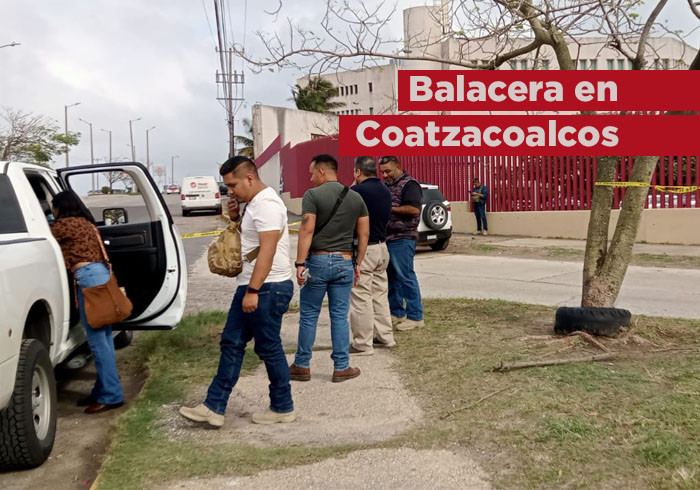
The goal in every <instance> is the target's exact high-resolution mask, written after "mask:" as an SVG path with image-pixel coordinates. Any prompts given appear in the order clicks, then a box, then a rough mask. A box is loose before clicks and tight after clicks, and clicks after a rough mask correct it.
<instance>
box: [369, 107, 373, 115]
mask: <svg viewBox="0 0 700 490" xmlns="http://www.w3.org/2000/svg"><path fill="white" fill-rule="evenodd" d="M372 114H374V107H370V108H369V115H370V116H371V115H372Z"/></svg>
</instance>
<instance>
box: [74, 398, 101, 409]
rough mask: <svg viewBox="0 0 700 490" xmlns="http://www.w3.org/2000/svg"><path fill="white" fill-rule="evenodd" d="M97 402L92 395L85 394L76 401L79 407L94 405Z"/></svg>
mask: <svg viewBox="0 0 700 490" xmlns="http://www.w3.org/2000/svg"><path fill="white" fill-rule="evenodd" d="M95 403H97V400H95V399H94V398H93V397H92V396H90V395H88V396H84V397H83V398H78V401H77V402H75V404H76V405H77V406H79V407H87V406H88V405H94V404H95Z"/></svg>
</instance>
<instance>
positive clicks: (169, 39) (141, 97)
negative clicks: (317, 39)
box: [0, 0, 700, 181]
mask: <svg viewBox="0 0 700 490" xmlns="http://www.w3.org/2000/svg"><path fill="white" fill-rule="evenodd" d="M283 1H284V9H283V11H282V12H280V15H279V17H278V20H277V22H275V19H274V18H273V17H271V16H269V15H267V14H265V12H264V11H265V10H267V11H272V10H275V8H276V7H277V5H278V0H256V1H250V2H248V5H247V16H246V15H244V12H245V2H244V0H229V4H230V10H231V18H232V24H233V30H234V38H235V41H236V43H239V44H240V43H243V40H244V30H243V26H244V20H245V25H246V27H247V29H246V31H247V32H246V33H245V41H246V50H247V51H248V52H249V53H252V54H256V53H258V54H262V51H261V49H260V46H259V45H257V43H256V38H255V36H254V35H253V33H254V32H255V31H256V30H263V31H268V32H269V31H273V30H275V31H276V30H284V29H285V27H286V19H287V18H291V19H292V20H293V22H295V23H298V24H301V25H303V26H304V27H308V28H313V26H314V25H317V24H318V22H319V20H320V18H321V17H322V15H323V12H324V8H323V7H324V6H325V2H322V1H321V0H314V1H310V0H283ZM367 3H368V4H373V3H378V2H374V1H373V0H368V1H367ZM397 3H398V8H397V12H398V13H399V14H398V15H395V18H394V21H393V24H392V26H391V27H390V28H389V29H388V30H387V34H388V35H390V36H391V37H394V38H395V37H397V36H399V35H400V33H401V15H400V12H401V10H402V9H404V8H406V7H412V6H418V5H424V4H425V1H424V0H399V1H398V2H397ZM428 3H431V4H432V1H429V2H428ZM313 6H317V8H316V9H315V8H313ZM205 9H206V12H207V14H208V16H209V21H210V23H211V30H213V32H214V33H215V32H216V31H215V30H214V24H213V22H214V18H213V1H212V0H203V1H202V0H149V1H145V0H89V1H88V0H83V1H78V0H62V1H60V2H58V1H52V2H39V3H37V2H27V1H25V0H0V45H3V44H7V43H9V42H12V41H16V42H19V43H21V46H18V47H14V48H3V49H0V106H6V107H12V108H14V109H21V110H24V111H30V112H35V113H40V114H45V115H48V116H50V117H52V118H54V119H56V121H57V122H58V123H59V124H60V126H61V128H63V119H64V117H63V114H64V109H63V108H64V105H66V104H71V103H74V102H80V103H81V104H80V105H79V106H77V107H72V108H70V109H69V120H68V124H69V129H71V130H77V131H80V132H81V133H82V135H83V136H82V138H81V143H80V145H79V146H78V147H77V148H75V149H74V150H73V151H72V152H71V164H79V163H81V164H82V163H89V162H90V141H89V130H88V126H87V125H86V124H84V123H82V122H80V121H79V120H78V118H79V117H80V118H83V119H85V120H87V121H90V122H92V123H93V130H94V146H95V157H96V158H100V159H105V158H106V157H107V156H108V136H107V133H105V132H102V131H100V129H101V128H103V129H107V130H112V132H113V152H112V153H113V157H114V159H117V158H119V157H130V156H131V149H130V148H129V146H128V143H129V119H135V118H138V117H141V118H142V120H141V121H138V122H135V123H134V146H135V147H136V158H137V160H139V161H142V162H145V161H146V144H145V130H146V129H148V128H150V127H152V126H156V129H154V130H153V131H151V132H150V148H151V152H150V154H151V161H152V162H155V164H156V165H161V166H162V165H165V164H167V166H168V172H170V161H171V156H173V155H179V156H180V158H179V159H176V160H175V165H176V170H175V173H176V177H177V180H178V181H181V180H182V177H184V176H185V175H202V174H204V175H207V174H208V175H214V174H215V172H216V168H217V167H216V165H217V163H219V162H221V161H222V160H223V159H225V157H226V153H227V151H228V143H227V132H226V126H225V114H224V110H223V109H222V108H221V106H220V105H219V104H218V102H217V101H216V100H215V97H216V86H215V83H214V73H215V71H216V69H217V63H218V57H217V54H216V53H215V51H214V45H215V43H214V38H213V36H212V32H211V31H210V26H209V24H208V22H207V17H206V15H205ZM665 18H666V20H667V21H668V22H669V26H673V28H678V29H685V30H686V31H689V30H691V29H692V28H693V27H695V26H697V25H698V22H697V21H696V19H694V18H693V17H692V16H691V15H690V14H689V11H688V7H687V4H686V2H685V1H681V0H671V2H670V5H669V6H668V7H667V8H666V11H665ZM699 41H700V33H698V32H696V33H695V35H694V36H693V38H692V45H694V46H697V45H698V42H699ZM238 66H239V67H240V68H241V69H242V68H243V65H242V64H240V63H239V64H238ZM298 76H301V74H300V73H299V72H295V71H293V70H285V71H283V72H281V73H270V72H265V73H262V74H252V73H250V71H249V70H247V69H246V82H247V83H246V86H245V100H246V105H245V106H243V107H242V108H241V110H240V111H239V113H238V115H237V119H242V118H243V117H250V107H251V106H252V105H253V104H255V103H256V102H259V103H263V104H267V105H277V106H288V107H291V106H292V103H291V102H290V101H289V98H290V96H291V95H290V87H291V86H292V85H293V84H294V83H295V80H296V78H297V77H298ZM239 127H240V125H239ZM63 162H64V158H63V157H62V156H61V157H59V158H58V160H57V162H56V164H57V165H63V164H64V163H63Z"/></svg>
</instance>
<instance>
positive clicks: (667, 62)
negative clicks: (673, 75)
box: [662, 58, 671, 70]
mask: <svg viewBox="0 0 700 490" xmlns="http://www.w3.org/2000/svg"><path fill="white" fill-rule="evenodd" d="M662 61H663V65H664V70H669V69H670V68H671V61H670V60H669V59H668V58H664V59H663V60H662Z"/></svg>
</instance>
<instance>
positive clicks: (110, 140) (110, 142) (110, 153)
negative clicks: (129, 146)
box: [100, 128, 112, 162]
mask: <svg viewBox="0 0 700 490" xmlns="http://www.w3.org/2000/svg"><path fill="white" fill-rule="evenodd" d="M100 131H104V132H105V133H109V161H110V162H111V161H112V131H111V130H108V129H102V128H100Z"/></svg>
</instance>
